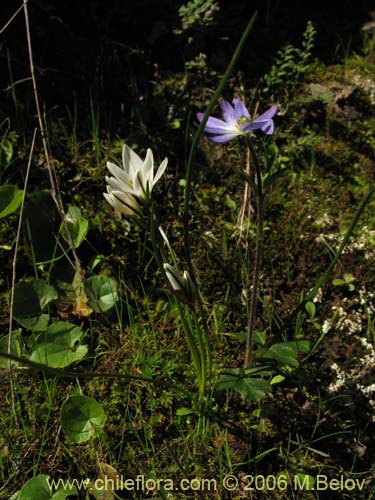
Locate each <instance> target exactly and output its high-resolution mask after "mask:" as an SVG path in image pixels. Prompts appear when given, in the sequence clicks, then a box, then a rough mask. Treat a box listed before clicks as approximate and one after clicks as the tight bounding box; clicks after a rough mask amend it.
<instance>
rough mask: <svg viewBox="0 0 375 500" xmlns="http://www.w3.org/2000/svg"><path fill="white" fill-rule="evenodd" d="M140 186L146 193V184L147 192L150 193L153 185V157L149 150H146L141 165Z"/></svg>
mask: <svg viewBox="0 0 375 500" xmlns="http://www.w3.org/2000/svg"><path fill="white" fill-rule="evenodd" d="M141 172H142V178H141V182H142V186H143V188H144V190H145V191H146V189H147V184H148V189H149V192H150V193H151V191H152V188H153V185H154V182H153V181H154V156H153V154H152V151H151V149H148V150H147V154H146V158H145V161H144V163H143V167H142V170H141Z"/></svg>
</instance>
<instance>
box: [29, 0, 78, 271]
mask: <svg viewBox="0 0 375 500" xmlns="http://www.w3.org/2000/svg"><path fill="white" fill-rule="evenodd" d="M27 3H28V0H23V7H24V12H25V24H26V36H27V46H28V51H29V62H30V72H31V78H32V82H33V92H34V100H35V107H36V112H37V116H38V122H39V128H40V134H41V136H42V143H43V149H44V156H45V159H46V165H47V170H48V175H49V179H50V183H51V196H52V199H53V201H54V202H55V205H56V208H57V210H58V212H59V214H60V217H61V220H62V223H63V225H64V229H65V233H66V235H67V238H68V244H69V248H70V250H71V251H72V254H73V257H74V261H75V265H76V268H77V269H80V268H81V264H80V261H79V258H78V255H77V252H76V249H75V247H74V243H73V238H72V235H71V232H70V229H69V226H68V223H67V220H66V214H65V211H64V205H63V202H62V199H61V195H60V191H59V188H58V182H57V177H56V172H55V169H54V167H53V165H52V162H51V156H50V153H49V150H48V144H47V135H46V131H45V126H44V122H43V118H42V113H41V110H40V104H39V96H38V89H37V84H36V78H35V69H34V60H33V50H32V44H31V32H30V21H29V12H28V8H27Z"/></svg>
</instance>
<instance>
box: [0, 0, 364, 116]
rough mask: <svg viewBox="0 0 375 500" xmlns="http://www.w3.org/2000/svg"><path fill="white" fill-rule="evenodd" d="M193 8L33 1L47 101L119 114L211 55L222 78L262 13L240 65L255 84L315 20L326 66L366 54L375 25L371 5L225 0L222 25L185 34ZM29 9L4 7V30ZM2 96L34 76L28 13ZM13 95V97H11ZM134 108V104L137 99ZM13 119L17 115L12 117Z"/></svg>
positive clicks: (4, 50) (26, 91)
mask: <svg viewBox="0 0 375 500" xmlns="http://www.w3.org/2000/svg"><path fill="white" fill-rule="evenodd" d="M185 3H186V2H182V1H172V0H159V1H145V0H138V1H131V2H130V1H127V0H124V1H120V0H106V1H99V0H86V1H78V0H64V1H61V0H54V1H53V0H29V2H28V5H29V15H30V23H31V32H32V33H31V34H32V41H33V51H34V62H35V66H36V70H37V76H38V85H39V91H40V95H41V96H42V99H43V102H44V103H45V105H46V108H47V110H50V109H51V108H56V107H63V106H71V105H72V104H73V103H74V102H78V103H79V105H80V106H82V108H83V109H85V108H87V106H88V96H89V95H90V96H92V98H93V99H94V100H95V102H97V103H100V105H101V109H102V112H103V110H105V113H106V114H107V115H111V116H112V114H113V113H112V112H114V109H115V108H116V107H117V108H118V106H119V102H125V103H126V102H129V101H134V99H136V95H137V94H138V95H142V94H145V93H147V89H148V88H149V86H150V85H152V83H151V82H152V81H153V80H154V79H155V72H156V71H157V73H158V75H161V77H162V78H164V77H167V76H168V74H174V73H176V72H179V71H184V66H185V63H186V61H187V60H191V59H193V58H194V57H196V56H197V55H198V54H199V53H204V54H206V55H207V63H208V66H209V67H212V68H214V69H215V70H216V71H218V72H221V71H222V70H223V69H224V68H225V67H226V65H227V63H228V61H229V59H230V57H231V55H232V54H233V49H234V47H235V45H236V44H237V42H238V39H239V37H240V35H241V33H242V31H243V29H244V27H245V26H246V24H247V22H248V20H249V19H250V17H251V15H252V14H253V12H254V11H255V10H258V13H259V17H258V20H257V22H256V26H255V29H254V30H253V32H252V34H251V36H250V39H249V41H248V43H247V44H246V47H245V49H244V50H243V53H242V55H241V59H240V61H239V64H238V68H239V69H241V70H242V71H244V72H245V74H246V75H248V76H249V75H251V78H253V79H254V81H255V82H256V80H257V79H258V78H259V77H260V76H261V75H262V74H264V73H265V72H266V71H267V70H268V69H269V67H270V65H271V63H272V57H273V56H274V55H275V54H276V52H277V50H278V49H280V48H281V47H282V46H283V45H285V44H286V43H300V40H301V36H302V33H303V32H304V30H305V28H306V23H307V21H308V20H311V21H312V22H313V23H314V26H315V28H316V30H317V38H316V45H315V49H314V56H316V57H319V58H321V59H322V60H323V61H324V62H326V63H333V62H335V60H339V59H340V58H341V60H342V58H343V57H344V54H345V51H346V50H347V49H348V48H349V49H350V50H360V44H361V28H362V26H363V25H364V23H366V22H368V21H370V20H371V14H370V12H371V10H373V9H374V2H373V1H370V0H356V1H350V0H342V1H341V2H330V1H327V0H325V1H304V2H302V1H300V0H294V1H291V0H286V1H282V0H279V1H278V0H268V1H265V0H259V1H254V0H253V1H244V0H237V1H234V0H233V1H230V2H225V1H219V2H218V3H219V6H220V9H219V11H218V12H217V14H216V15H215V22H214V24H213V25H211V26H208V27H204V28H201V29H196V28H195V29H192V30H190V31H189V30H188V31H186V32H184V33H182V34H176V33H175V30H176V29H178V28H180V27H181V22H180V18H179V15H178V9H179V7H180V6H181V5H183V4H185ZM19 5H21V2H14V1H5V2H4V1H3V2H2V4H1V8H0V23H1V26H3V25H4V24H5V23H6V21H7V20H8V19H9V18H10V17H11V16H12V14H13V13H14V12H15V10H16V9H17V7H18V6H19ZM0 40H1V42H0V43H1V51H0V55H1V60H0V89H1V90H0V91H1V94H2V97H3V98H4V99H3V111H4V107H6V106H7V105H9V106H11V103H10V101H9V86H10V85H11V84H12V83H14V82H19V81H20V80H22V79H24V78H27V77H28V76H29V63H28V55H27V43H26V34H25V23H24V17H23V14H22V13H21V14H20V15H18V17H17V19H16V20H15V21H13V23H12V24H11V25H10V26H9V27H8V28H7V30H6V31H5V32H4V33H3V34H2V35H1V38H0ZM14 88H15V89H16V91H17V97H18V98H19V99H20V96H22V97H26V100H27V99H28V96H29V95H30V90H31V86H30V85H29V82H27V83H19V84H17V85H16V86H15V87H14ZM6 89H8V91H7V90H6ZM133 104H134V102H133ZM8 114H10V110H9V113H8Z"/></svg>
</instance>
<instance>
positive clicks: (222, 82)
mask: <svg viewBox="0 0 375 500" xmlns="http://www.w3.org/2000/svg"><path fill="white" fill-rule="evenodd" d="M257 15H258V13H257V12H255V13H254V14H253V16H252V17H251V19H250V21H249V23H248V25H247V26H246V28H245V31H244V32H243V33H242V36H241V39H240V41H239V42H238V45H237V47H236V50H235V51H234V54H233V56H232V59H231V60H230V62H229V64H228V66H227V69H226V70H225V73H224V75H223V76H222V78H221V80H220V82H219V85H218V86H217V89H216V91H215V93H214V95H213V96H212V97H211V100H210V102H209V104H208V106H207V109H206V111H205V113H204V116H203V119H202V121H201V123H200V125H199V126H198V129H197V131H196V132H195V135H194V138H193V143H192V146H191V149H190V153H189V158H188V162H187V166H186V184H185V190H184V215H183V223H184V244H185V255H186V262H187V265H188V271H189V273H190V276H191V278H192V280H193V282H194V283H195V284H196V279H195V273H194V269H193V264H192V260H191V251H190V235H189V204H190V196H191V180H192V176H193V160H194V156H195V151H196V149H197V146H198V143H199V139H200V138H201V136H202V134H203V130H204V127H205V125H206V122H207V120H208V117H209V115H210V114H211V112H212V110H213V108H214V106H215V104H216V101H217V100H218V98H219V96H220V95H221V93H222V91H223V88H224V86H225V84H226V82H227V80H228V78H229V76H230V74H231V72H232V70H233V67H234V65H235V64H236V62H237V59H238V57H239V55H240V53H241V51H242V48H243V46H244V44H245V42H246V40H247V38H248V36H249V34H250V32H251V30H252V29H253V26H254V23H255V20H256V18H257Z"/></svg>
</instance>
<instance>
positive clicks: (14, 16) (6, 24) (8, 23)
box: [0, 3, 23, 35]
mask: <svg viewBox="0 0 375 500" xmlns="http://www.w3.org/2000/svg"><path fill="white" fill-rule="evenodd" d="M22 9H23V5H22V3H21V5H20V6H19V8H18V9H17V10H16V12H15V13H14V14H13V16H12V17H11V18H10V19H9V21H8V22H6V23H5V24H4V26H3V27H2V28H1V30H0V35H2V34H3V33H4V31H5V30H6V29H7V27H8V26H9V25H10V23H11V22H12V21H13V20H14V19H15V18H16V17H17V16H18V14H19V13H20V12H21V10H22Z"/></svg>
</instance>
